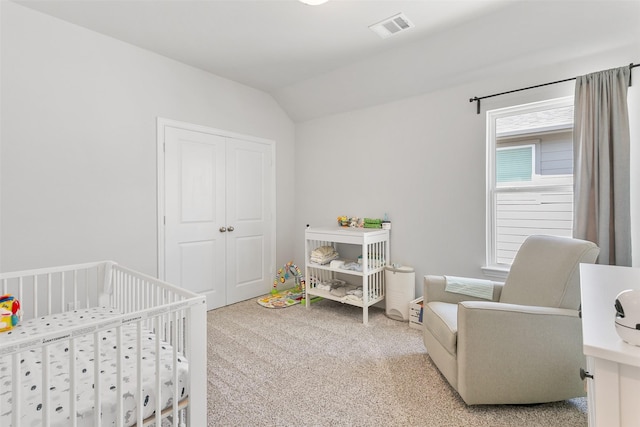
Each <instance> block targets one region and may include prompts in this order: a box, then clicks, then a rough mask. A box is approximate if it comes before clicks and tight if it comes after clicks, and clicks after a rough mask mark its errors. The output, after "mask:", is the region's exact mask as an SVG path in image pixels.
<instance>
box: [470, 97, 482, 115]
mask: <svg viewBox="0 0 640 427" xmlns="http://www.w3.org/2000/svg"><path fill="white" fill-rule="evenodd" d="M474 101H475V102H476V114H480V98H478V97H477V96H474V97H473V98H471V99H469V102H474Z"/></svg>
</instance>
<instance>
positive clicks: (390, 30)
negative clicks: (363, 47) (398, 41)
mask: <svg viewBox="0 0 640 427" xmlns="http://www.w3.org/2000/svg"><path fill="white" fill-rule="evenodd" d="M413 27H414V25H413V23H412V22H411V21H409V19H408V18H407V17H406V16H404V14H403V13H398V14H397V15H393V16H392V17H391V18H387V19H384V20H382V21H380V22H378V23H376V24H373V25H369V28H371V31H373V32H374V33H376V34H377V35H379V36H380V37H382V38H383V39H386V38H387V37H391V36H394V35H396V34H398V33H400V32H402V31H405V30H408V29H409V28H413Z"/></svg>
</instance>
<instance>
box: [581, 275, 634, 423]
mask: <svg viewBox="0 0 640 427" xmlns="http://www.w3.org/2000/svg"><path fill="white" fill-rule="evenodd" d="M580 289H581V298H582V334H583V341H584V354H585V356H586V357H587V371H588V372H589V373H590V374H591V375H593V379H590V380H588V385H587V387H588V400H589V426H590V427H631V426H634V427H637V426H640V347H636V346H633V345H630V344H627V343H626V342H624V341H623V340H622V339H621V338H620V336H619V335H618V334H617V333H616V330H615V316H616V310H615V308H614V303H615V300H616V296H617V295H618V294H619V293H620V292H622V291H624V290H626V289H640V269H638V268H630V267H613V266H605V265H595V264H581V265H580ZM639 333H640V332H639Z"/></svg>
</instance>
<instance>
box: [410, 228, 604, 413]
mask: <svg viewBox="0 0 640 427" xmlns="http://www.w3.org/2000/svg"><path fill="white" fill-rule="evenodd" d="M599 252H600V250H599V248H598V247H597V246H596V245H595V244H594V243H592V242H587V241H584V240H578V239H571V238H563V237H552V236H531V237H529V238H527V239H526V240H525V242H524V243H523V244H522V246H521V248H520V250H519V251H518V253H517V254H516V257H515V259H514V261H513V264H512V266H511V270H510V272H509V275H508V276H507V279H506V281H505V283H504V285H503V284H501V283H497V282H490V283H483V284H482V285H483V286H486V285H489V286H493V291H492V292H491V291H489V293H490V294H491V295H490V298H491V301H488V300H487V299H482V298H478V297H473V296H468V295H463V294H460V293H452V292H448V291H446V288H447V278H446V277H445V276H425V278H424V313H423V331H424V332H423V333H424V337H423V339H424V344H425V346H426V348H427V352H428V354H429V356H430V357H431V359H432V360H433V362H434V363H435V365H436V366H437V367H438V369H439V370H440V372H441V373H442V374H443V375H444V377H445V378H446V379H447V381H448V382H449V384H451V386H453V388H454V389H456V390H457V391H458V393H459V394H460V396H461V397H462V399H463V400H464V401H465V402H466V403H467V404H468V405H477V404H531V403H542V402H554V401H559V400H565V399H570V398H573V397H578V396H584V395H585V392H584V386H583V384H582V380H581V379H580V377H579V369H580V368H581V367H585V357H584V355H583V350H582V327H581V320H580V317H579V314H578V310H579V306H580V281H579V264H580V263H594V262H595V260H596V258H597V257H598V254H599ZM612 321H613V320H612Z"/></svg>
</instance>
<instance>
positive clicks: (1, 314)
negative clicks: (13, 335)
mask: <svg viewBox="0 0 640 427" xmlns="http://www.w3.org/2000/svg"><path fill="white" fill-rule="evenodd" d="M20 320H22V310H21V309H20V302H19V301H18V300H17V299H16V298H15V297H14V296H13V295H3V296H1V297H0V332H5V331H8V330H10V329H12V328H13V327H14V326H16V325H17V324H18V322H19V321H20Z"/></svg>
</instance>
